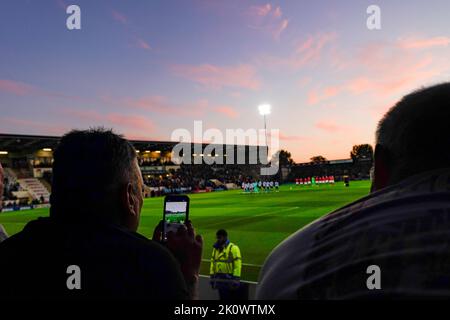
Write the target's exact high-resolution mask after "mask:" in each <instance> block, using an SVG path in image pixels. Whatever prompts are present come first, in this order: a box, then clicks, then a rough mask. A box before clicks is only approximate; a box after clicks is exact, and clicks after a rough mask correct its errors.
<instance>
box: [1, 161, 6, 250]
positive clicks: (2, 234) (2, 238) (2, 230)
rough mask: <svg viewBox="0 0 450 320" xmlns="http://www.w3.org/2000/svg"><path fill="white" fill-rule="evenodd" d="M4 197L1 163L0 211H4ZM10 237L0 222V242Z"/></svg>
mask: <svg viewBox="0 0 450 320" xmlns="http://www.w3.org/2000/svg"><path fill="white" fill-rule="evenodd" d="M2 199H3V167H2V164H1V163H0V213H1V212H2V208H3V207H2V204H3V203H2ZM7 238H8V234H7V233H6V230H5V228H3V226H2V225H1V224H0V242H2V241H3V240H6V239H7Z"/></svg>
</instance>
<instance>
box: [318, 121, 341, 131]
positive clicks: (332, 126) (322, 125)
mask: <svg viewBox="0 0 450 320" xmlns="http://www.w3.org/2000/svg"><path fill="white" fill-rule="evenodd" d="M315 127H316V128H317V129H320V130H323V131H326V132H329V133H336V132H338V131H340V130H342V128H341V127H340V126H338V125H337V124H336V123H335V122H334V121H330V120H321V121H318V122H317V123H316V124H315Z"/></svg>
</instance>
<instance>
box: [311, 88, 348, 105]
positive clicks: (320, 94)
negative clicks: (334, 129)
mask: <svg viewBox="0 0 450 320" xmlns="http://www.w3.org/2000/svg"><path fill="white" fill-rule="evenodd" d="M340 91H341V88H340V87H337V86H329V87H326V88H325V89H323V90H321V91H319V90H317V89H314V90H311V91H310V92H309V93H308V100H307V102H308V104H310V105H314V104H317V103H319V102H321V101H323V100H327V99H329V98H332V97H334V96H336V95H337V94H338V93H339V92H340Z"/></svg>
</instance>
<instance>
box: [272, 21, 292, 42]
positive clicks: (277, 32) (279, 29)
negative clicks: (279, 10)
mask: <svg viewBox="0 0 450 320" xmlns="http://www.w3.org/2000/svg"><path fill="white" fill-rule="evenodd" d="M288 24H289V20H288V19H283V21H281V23H280V24H279V25H278V27H277V28H276V29H275V30H274V31H273V36H274V37H275V39H279V38H280V36H281V34H282V33H283V31H284V30H286V28H287V27H288Z"/></svg>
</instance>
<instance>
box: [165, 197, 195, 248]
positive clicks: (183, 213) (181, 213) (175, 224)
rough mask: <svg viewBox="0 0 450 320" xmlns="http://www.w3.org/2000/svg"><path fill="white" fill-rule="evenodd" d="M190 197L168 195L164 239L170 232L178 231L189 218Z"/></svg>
mask: <svg viewBox="0 0 450 320" xmlns="http://www.w3.org/2000/svg"><path fill="white" fill-rule="evenodd" d="M188 211H189V198H188V197H187V196H166V198H165V201H164V212H163V221H164V239H165V240H167V234H168V233H169V232H175V233H176V232H177V231H178V229H179V228H180V227H181V225H183V224H184V223H185V222H186V221H187V219H188Z"/></svg>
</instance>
